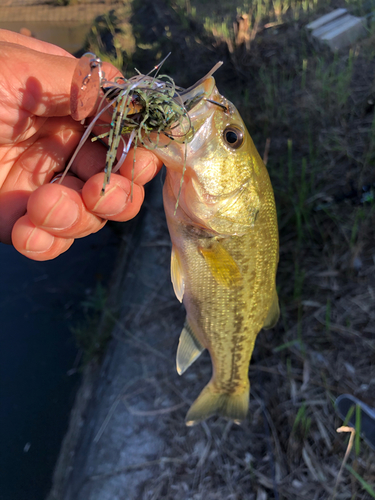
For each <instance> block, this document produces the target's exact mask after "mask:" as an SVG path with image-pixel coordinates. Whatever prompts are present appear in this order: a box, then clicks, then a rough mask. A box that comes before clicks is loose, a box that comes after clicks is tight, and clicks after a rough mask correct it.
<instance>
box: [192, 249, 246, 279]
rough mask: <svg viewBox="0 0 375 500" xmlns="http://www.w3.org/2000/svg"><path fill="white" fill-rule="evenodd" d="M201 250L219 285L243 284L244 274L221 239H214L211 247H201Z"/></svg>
mask: <svg viewBox="0 0 375 500" xmlns="http://www.w3.org/2000/svg"><path fill="white" fill-rule="evenodd" d="M199 251H200V253H201V254H202V255H203V257H204V259H205V261H206V263H207V265H208V267H209V268H210V271H211V274H212V276H213V277H214V278H215V280H216V281H217V283H218V284H219V285H222V286H225V287H227V288H232V287H235V286H240V285H241V283H242V276H241V272H240V270H239V268H238V265H237V264H236V262H235V261H234V259H233V257H232V256H231V255H230V253H229V252H228V251H227V250H226V249H225V248H224V247H223V245H222V244H221V243H220V242H219V241H217V240H213V243H212V245H211V246H210V247H209V248H203V247H199Z"/></svg>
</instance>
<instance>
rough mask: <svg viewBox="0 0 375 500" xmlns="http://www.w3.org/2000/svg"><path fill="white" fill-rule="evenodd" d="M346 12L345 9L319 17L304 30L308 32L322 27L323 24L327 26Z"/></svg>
mask: <svg viewBox="0 0 375 500" xmlns="http://www.w3.org/2000/svg"><path fill="white" fill-rule="evenodd" d="M347 12H348V11H347V10H346V9H336V10H333V11H332V12H330V13H329V14H326V15H325V16H322V17H319V18H318V19H315V21H313V22H312V23H310V24H308V25H307V26H306V29H308V30H316V29H318V28H320V26H323V24H327V23H329V22H330V21H333V20H335V19H336V18H338V17H340V16H343V15H344V14H346V13H347Z"/></svg>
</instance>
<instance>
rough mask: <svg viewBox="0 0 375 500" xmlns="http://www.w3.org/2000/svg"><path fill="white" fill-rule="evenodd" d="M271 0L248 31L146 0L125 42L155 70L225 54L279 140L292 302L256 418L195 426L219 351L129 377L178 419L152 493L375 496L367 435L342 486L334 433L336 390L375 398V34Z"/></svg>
mask: <svg viewBox="0 0 375 500" xmlns="http://www.w3.org/2000/svg"><path fill="white" fill-rule="evenodd" d="M260 3H262V2H260ZM258 4H259V3H258ZM271 4H272V5H273V10H269V11H268V12H267V13H266V14H267V15H263V16H260V17H259V16H258V17H254V16H255V14H254V13H255V11H254V9H253V11H251V9H250V16H252V17H251V20H252V22H251V23H250V27H249V29H253V30H254V22H253V21H254V20H256V21H257V23H258V24H257V27H256V32H255V33H254V32H252V35H251V37H252V38H251V43H250V45H249V44H247V45H246V43H245V42H244V43H236V37H235V32H234V31H231V30H232V28H231V23H227V22H226V19H225V17H224V18H222V19H221V20H219V21H218V20H217V19H208V20H207V19H206V21H205V26H206V29H204V28H203V24H204V23H203V22H202V20H201V19H199V17H198V14H197V12H198V10H199V9H198V4H197V6H196V10H195V11H194V2H191V5H190V4H189V5H187V4H186V5H187V7H186V8H188V10H189V11H190V15H187V14H186V8H185V6H183V5H179V4H176V3H174V2H173V1H172V2H171V3H170V4H168V5H167V4H166V3H163V1H162V0H158V1H154V2H151V3H150V2H147V1H146V2H142V4H140V3H134V4H133V11H134V12H133V17H132V24H133V36H134V37H135V40H136V44H137V46H138V50H137V51H136V52H134V53H133V54H132V55H131V58H129V54H127V55H126V57H127V58H128V59H127V60H128V67H129V66H130V65H131V64H135V65H136V66H137V67H139V69H140V70H144V71H146V70H147V69H148V68H150V67H151V66H152V64H153V60H154V59H157V58H160V56H161V54H162V53H166V52H168V51H169V50H172V52H173V53H172V56H171V58H170V59H169V60H168V61H167V63H166V66H165V71H166V72H168V73H169V74H171V76H173V77H175V79H176V81H177V83H178V84H181V85H189V84H192V83H193V82H194V81H195V80H197V79H198V78H199V77H200V76H201V75H202V74H204V73H205V71H206V70H207V69H208V68H209V67H211V66H213V65H214V63H215V62H216V61H217V60H218V59H224V61H225V66H224V70H223V71H222V72H221V73H220V72H219V73H218V74H217V79H218V86H219V89H220V90H221V92H222V93H223V94H225V95H226V96H227V97H228V98H230V99H231V100H233V101H234V102H235V104H236V105H237V107H238V108H239V110H240V112H241V114H242V116H243V117H244V119H245V120H246V122H247V124H248V126H249V131H250V133H251V134H252V135H253V138H254V140H255V143H256V145H257V146H258V149H259V150H260V152H261V154H263V151H264V148H265V144H266V140H268V141H269V144H270V146H269V151H268V168H269V171H270V176H271V179H272V182H273V185H274V189H275V196H276V202H277V206H278V215H279V226H280V267H279V274H278V288H279V296H280V300H281V310H282V315H281V320H280V322H279V324H278V326H277V327H276V329H275V330H274V331H272V332H262V333H261V334H260V335H259V338H258V340H257V344H256V348H255V352H254V356H253V361H252V364H251V366H250V379H251V405H250V413H249V417H248V419H247V421H246V422H245V423H244V424H243V425H242V426H240V427H237V426H235V425H232V424H231V423H226V422H223V421H222V420H215V419H211V420H210V421H208V422H207V423H205V424H203V425H201V426H198V427H194V428H191V429H184V427H183V418H184V414H185V412H186V409H187V405H188V404H189V403H190V402H191V399H193V398H194V396H196V395H197V394H198V393H199V391H200V389H201V388H202V387H203V385H204V383H206V382H207V381H208V379H209V377H210V371H211V366H210V361H209V359H208V358H207V357H204V358H203V359H202V360H200V361H198V362H197V363H196V364H195V365H194V366H193V367H192V368H191V369H190V370H189V371H188V372H187V373H186V374H185V375H184V377H182V378H181V379H178V380H177V381H176V379H175V377H174V375H173V376H172V375H171V373H170V371H169V370H171V369H172V367H173V363H166V364H165V367H163V361H161V360H159V362H158V365H160V366H158V367H153V368H152V369H150V372H151V373H149V375H148V376H145V378H144V379H143V380H142V381H137V382H136V384H135V385H134V387H133V388H132V387H129V388H128V391H127V394H126V405H127V406H128V407H129V410H130V411H133V412H134V411H138V412H141V413H140V415H143V416H145V417H146V416H147V415H148V414H149V415H155V412H157V413H158V418H160V419H161V421H162V422H163V426H164V427H165V428H167V429H168V433H166V437H165V439H166V443H165V456H164V458H159V459H158V460H157V461H155V460H151V461H150V463H146V464H139V467H155V474H154V480H153V481H152V484H150V483H148V484H147V485H145V488H144V491H142V492H140V498H144V499H147V500H155V499H163V500H169V499H170V500H175V499H184V498H186V499H189V500H201V499H202V500H203V499H204V500H219V499H220V500H224V499H225V500H235V499H236V500H240V499H246V500H252V499H254V500H263V499H268V498H274V499H282V498H283V499H288V500H293V499H300V498H306V499H308V500H313V499H319V500H321V499H330V500H334V499H335V500H345V499H354V498H355V499H358V500H360V499H369V498H374V496H373V495H372V493H371V489H367V491H366V489H365V486H366V484H368V485H369V486H370V488H371V487H372V488H374V484H375V460H374V452H373V451H371V450H370V449H369V448H368V447H367V446H366V445H365V444H364V443H363V442H361V443H360V449H359V450H358V449H357V453H354V451H352V452H351V453H350V455H349V456H348V457H347V460H348V464H350V466H351V468H352V469H347V468H344V469H343V470H342V474H341V478H340V480H339V482H338V484H337V486H335V485H336V481H337V480H338V475H339V471H340V467H341V464H342V461H343V459H344V456H345V452H346V449H347V442H348V437H347V436H346V435H344V434H337V433H336V429H337V427H339V425H341V424H342V422H341V421H340V419H339V418H338V417H337V416H336V414H335V411H334V401H335V398H336V397H337V396H338V395H339V394H342V393H350V394H353V395H355V396H356V397H358V398H359V399H361V400H363V401H364V402H366V403H367V404H368V405H370V406H375V340H374V338H375V336H374V334H375V307H374V304H375V245H374V241H375V240H374V237H375V229H374V228H375V224H374V223H375V202H374V197H371V190H370V189H369V191H368V192H367V193H368V194H367V201H366V199H365V196H364V195H365V194H366V193H365V191H364V189H366V186H371V185H373V183H374V182H375V168H374V167H375V115H374V101H375V84H374V81H375V60H374V52H375V51H374V48H373V47H374V41H375V37H374V34H373V33H372V34H370V36H369V38H367V39H366V40H364V41H363V42H361V43H359V44H357V45H356V46H355V47H352V49H351V50H350V51H349V50H347V51H343V52H342V53H339V54H337V55H335V56H334V55H333V54H331V53H330V52H329V51H328V49H324V48H323V49H321V50H317V49H316V48H314V47H313V46H312V45H311V44H310V43H309V41H308V40H307V37H306V35H305V33H304V31H303V26H304V24H306V23H307V21H308V20H311V19H312V18H313V15H314V14H313V12H314V10H315V11H317V12H324V9H328V10H329V6H328V3H327V2H325V4H324V5H323V4H322V3H321V4H317V3H316V2H313V3H306V2H305V3H304V2H294V9H293V5H292V4H293V2H292V4H291V5H289V4H287V3H283V2H271V3H270V2H268V5H271ZM210 5H211V4H210ZM288 5H289V7H288ZM304 5H305V6H307V7H306V8H305V7H304ZM332 5H335V6H338V5H339V3H337V4H336V3H335V4H334V3H333V2H332ZM276 7H277V9H276ZM224 10H225V9H224ZM297 11H298V15H297V14H296V12H297ZM207 12H209V8H208V7H207ZM246 13H249V11H246ZM263 14H264V13H263ZM206 15H208V14H206ZM225 15H227V12H226V10H225ZM194 16H195V17H194ZM234 18H235V13H234V14H233V20H234ZM210 23H211V24H210ZM220 23H221V24H220ZM223 23H224V24H223ZM225 23H226V24H225ZM208 25H209V26H210V30H208V28H207V26H208ZM207 30H208V31H207ZM234 89H235V90H234ZM373 192H374V191H373ZM160 238H161V239H162V240H163V241H164V240H165V238H166V235H165V233H162V234H161V236H160ZM165 258H166V262H165V265H166V268H167V267H168V263H167V259H168V255H167V254H166V257H165ZM153 300H154V299H153ZM171 301H172V304H173V299H172V296H168V297H167V298H165V299H164V302H162V303H161V305H160V307H161V308H164V309H163V311H164V312H165V313H166V314H163V318H162V319H161V320H160V321H161V322H162V323H163V324H165V325H168V328H165V331H167V332H171V331H173V332H178V331H179V329H180V328H181V325H182V315H181V314H182V313H181V310H180V309H178V306H177V303H176V306H173V307H176V311H173V307H172V309H171ZM139 318H140V315H139ZM148 321H155V318H154V317H153V318H148V317H147V311H143V314H142V319H141V320H140V322H139V325H140V327H142V328H145V325H147V322H148ZM160 343H161V345H160V346H159V347H160V350H161V352H163V353H165V352H168V353H169V352H170V353H172V352H173V351H174V349H175V339H174V338H172V339H169V338H163V339H160ZM153 348H155V346H154V347H153ZM135 389H136V390H137V391H142V390H143V391H144V392H145V394H146V395H147V396H145V398H146V399H144V400H143V401H144V405H145V406H144V407H142V408H137V406H136V401H137V400H136V399H135V400H132V398H133V397H134V398H135V397H136V394H135V393H132V391H134V390H135ZM166 394H167V395H168V401H165V398H166ZM163 401H164V402H165V405H164V406H163ZM183 403H186V404H185V405H184V407H180V406H181V405H182V404H183ZM160 408H164V409H163V410H160ZM147 412H149V413H147ZM353 471H354V472H353ZM114 473H116V472H115V471H114ZM120 473H121V471H120ZM356 475H357V476H356ZM358 477H359V478H361V479H362V483H361V481H360V480H359V479H358Z"/></svg>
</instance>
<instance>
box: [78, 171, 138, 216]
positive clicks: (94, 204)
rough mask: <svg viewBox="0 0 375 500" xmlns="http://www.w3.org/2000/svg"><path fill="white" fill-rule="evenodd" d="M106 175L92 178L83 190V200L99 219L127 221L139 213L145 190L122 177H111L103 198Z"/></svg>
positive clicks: (114, 175)
mask: <svg viewBox="0 0 375 500" xmlns="http://www.w3.org/2000/svg"><path fill="white" fill-rule="evenodd" d="M103 180H104V174H97V175H94V176H93V177H91V178H90V179H89V180H88V181H87V182H86V184H85V185H84V186H83V189H82V198H83V200H84V203H85V205H86V207H87V208H88V210H90V211H91V212H93V213H94V214H96V215H97V216H98V217H103V218H104V219H109V220H114V221H127V220H130V219H132V218H133V217H135V216H136V215H137V213H138V212H139V210H140V208H141V205H142V203H143V200H144V189H143V187H142V186H139V185H138V184H135V183H134V184H133V189H132V183H131V181H130V180H129V179H126V178H125V177H122V176H121V175H117V174H113V175H111V182H110V184H109V185H108V186H106V190H105V193H104V195H103V196H101V191H102V187H103Z"/></svg>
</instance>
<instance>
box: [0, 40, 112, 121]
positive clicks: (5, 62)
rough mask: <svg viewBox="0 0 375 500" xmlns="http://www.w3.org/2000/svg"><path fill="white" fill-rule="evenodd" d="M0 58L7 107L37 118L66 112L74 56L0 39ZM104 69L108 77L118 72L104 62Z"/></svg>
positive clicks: (2, 86) (67, 111)
mask: <svg viewBox="0 0 375 500" xmlns="http://www.w3.org/2000/svg"><path fill="white" fill-rule="evenodd" d="M0 61H1V67H2V72H1V74H0V89H1V88H2V89H5V92H6V95H5V100H6V101H8V103H7V104H8V105H9V106H10V107H13V108H14V106H17V107H18V108H19V109H23V110H24V111H26V112H28V113H30V114H31V115H35V116H40V117H50V116H67V115H70V88H71V82H72V77H73V73H74V70H75V67H76V64H77V59H75V58H74V57H71V56H70V55H69V56H68V55H66V56H65V55H56V54H51V53H43V52H39V51H36V50H33V49H31V48H29V47H25V46H22V45H18V44H14V43H9V42H2V41H0ZM103 66H104V65H103ZM105 69H106V74H107V75H108V76H107V77H108V78H109V79H112V78H114V77H115V76H116V75H119V74H120V73H119V72H118V70H116V68H114V67H113V66H112V65H109V64H108V65H105ZM1 93H2V91H1Z"/></svg>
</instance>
